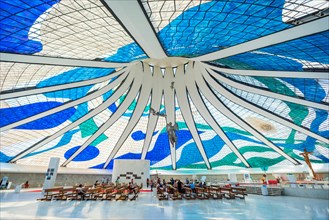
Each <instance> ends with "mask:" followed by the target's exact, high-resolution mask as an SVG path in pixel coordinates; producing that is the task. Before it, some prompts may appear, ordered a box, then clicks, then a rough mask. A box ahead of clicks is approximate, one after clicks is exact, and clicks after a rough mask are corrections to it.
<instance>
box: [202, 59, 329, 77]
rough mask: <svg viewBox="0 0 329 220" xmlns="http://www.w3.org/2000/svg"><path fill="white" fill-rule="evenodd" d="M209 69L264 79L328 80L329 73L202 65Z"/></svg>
mask: <svg viewBox="0 0 329 220" xmlns="http://www.w3.org/2000/svg"><path fill="white" fill-rule="evenodd" d="M202 65H204V66H205V67H207V68H210V69H213V70H216V71H219V72H223V73H227V74H233V75H240V76H262V77H278V78H303V79H328V78H329V73H328V72H306V71H270V70H238V69H228V68H221V67H218V66H213V65H209V64H206V63H202Z"/></svg>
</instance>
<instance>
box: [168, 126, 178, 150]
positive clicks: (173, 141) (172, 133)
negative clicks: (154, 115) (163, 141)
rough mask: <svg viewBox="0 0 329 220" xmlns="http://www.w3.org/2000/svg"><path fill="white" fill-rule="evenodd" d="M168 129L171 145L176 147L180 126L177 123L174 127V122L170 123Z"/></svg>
mask: <svg viewBox="0 0 329 220" xmlns="http://www.w3.org/2000/svg"><path fill="white" fill-rule="evenodd" d="M166 129H167V133H168V138H169V141H170V143H171V145H172V146H175V144H176V142H177V136H176V132H175V131H178V125H177V123H175V124H174V125H173V124H172V122H169V123H168V124H167V126H166Z"/></svg>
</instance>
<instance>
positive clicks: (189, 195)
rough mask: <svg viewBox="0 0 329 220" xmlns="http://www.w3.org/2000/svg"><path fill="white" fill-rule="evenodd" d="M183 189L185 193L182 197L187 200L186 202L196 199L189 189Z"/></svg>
mask: <svg viewBox="0 0 329 220" xmlns="http://www.w3.org/2000/svg"><path fill="white" fill-rule="evenodd" d="M183 189H184V190H185V193H184V195H183V197H184V199H187V200H190V199H196V197H195V196H194V195H193V192H192V189H191V188H188V187H184V188H183Z"/></svg>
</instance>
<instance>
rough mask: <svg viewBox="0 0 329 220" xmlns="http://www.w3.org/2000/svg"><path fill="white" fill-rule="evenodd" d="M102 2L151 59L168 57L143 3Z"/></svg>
mask: <svg viewBox="0 0 329 220" xmlns="http://www.w3.org/2000/svg"><path fill="white" fill-rule="evenodd" d="M102 2H103V4H104V5H106V6H108V7H109V8H110V12H111V13H113V14H114V15H115V16H116V17H117V19H118V20H119V21H120V22H121V24H122V26H123V28H125V29H126V31H127V32H128V33H130V34H131V36H132V37H133V39H134V40H135V41H136V43H138V44H139V45H140V46H141V48H142V49H143V50H144V51H145V53H146V54H147V55H148V56H149V57H151V58H155V59H162V58H165V57H167V55H166V53H165V51H164V50H163V48H162V45H161V43H160V42H159V40H158V37H157V35H156V33H155V31H154V29H153V26H152V25H151V22H150V21H149V20H148V17H147V15H146V13H145V11H144V8H143V5H142V3H140V2H139V1H137V0H130V1H117V0H102Z"/></svg>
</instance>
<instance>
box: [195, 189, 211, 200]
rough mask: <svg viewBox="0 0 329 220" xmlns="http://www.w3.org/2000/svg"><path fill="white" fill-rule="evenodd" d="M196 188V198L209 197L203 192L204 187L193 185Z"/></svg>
mask: <svg viewBox="0 0 329 220" xmlns="http://www.w3.org/2000/svg"><path fill="white" fill-rule="evenodd" d="M195 190H196V197H197V198H198V199H209V197H208V196H206V194H205V189H204V188H201V187H195Z"/></svg>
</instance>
